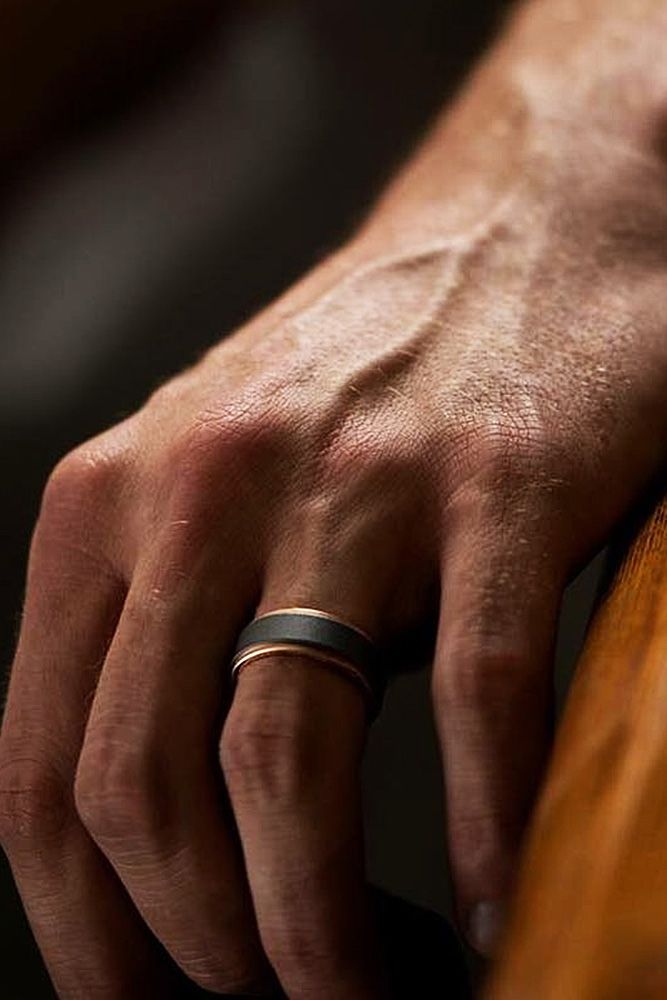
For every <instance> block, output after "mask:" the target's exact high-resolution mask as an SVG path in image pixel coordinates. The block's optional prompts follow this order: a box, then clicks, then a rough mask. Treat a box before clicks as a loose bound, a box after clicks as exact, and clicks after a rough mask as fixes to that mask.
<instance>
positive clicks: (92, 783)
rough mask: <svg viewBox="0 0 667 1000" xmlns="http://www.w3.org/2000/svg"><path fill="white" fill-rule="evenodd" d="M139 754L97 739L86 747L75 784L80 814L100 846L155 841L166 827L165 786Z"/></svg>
mask: <svg viewBox="0 0 667 1000" xmlns="http://www.w3.org/2000/svg"><path fill="white" fill-rule="evenodd" d="M150 771H151V768H150V766H149V765H148V764H147V762H146V760H145V758H144V757H143V756H142V755H141V754H140V753H139V752H137V751H129V750H127V749H121V748H119V747H118V746H117V745H116V744H115V743H113V742H111V741H103V740H102V739H98V738H95V739H94V740H93V741H91V742H90V743H88V744H86V745H85V746H84V749H83V752H82V754H81V758H80V760H79V765H78V767H77V772H76V776H75V781H74V802H75V806H76V811H77V813H78V816H79V818H80V820H81V822H82V823H83V825H84V826H85V827H86V829H87V830H88V832H89V833H90V834H91V836H92V837H93V838H94V839H95V840H98V841H100V842H104V843H107V842H108V843H112V844H113V843H115V842H130V843H131V842H133V841H135V840H137V841H142V842H143V841H144V840H146V839H147V838H154V837H156V836H157V835H159V833H160V832H161V831H162V830H163V829H164V828H165V827H166V826H167V815H166V808H165V798H164V795H163V794H159V790H160V789H162V788H163V785H162V783H161V782H160V781H159V780H156V777H155V776H153V778H151V774H150Z"/></svg>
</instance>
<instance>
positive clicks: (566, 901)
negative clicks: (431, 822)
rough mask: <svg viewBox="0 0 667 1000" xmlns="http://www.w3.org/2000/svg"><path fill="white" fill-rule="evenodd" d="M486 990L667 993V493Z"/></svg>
mask: <svg viewBox="0 0 667 1000" xmlns="http://www.w3.org/2000/svg"><path fill="white" fill-rule="evenodd" d="M485 996H486V998H487V1000H653V998H655V1000H665V998H667V500H663V501H662V502H661V503H660V504H659V505H658V506H657V507H656V508H655V510H654V511H653V513H652V515H651V516H650V517H649V518H648V520H647V521H646V522H645V524H644V526H643V528H642V530H641V532H640V533H639V535H638V537H637V539H636V541H635V542H634V543H633V544H632V545H631V547H630V549H629V551H628V553H627V555H626V557H625V559H624V560H623V562H622V564H621V567H620V569H619V570H618V572H617V573H616V575H615V577H614V578H613V582H612V585H611V587H610V589H609V591H608V592H607V595H606V597H605V599H604V600H603V601H602V603H601V605H600V607H599V608H598V610H597V613H596V615H595V616H594V620H593V623H592V626H591V629H590V631H589V635H588V638H587V641H586V644H585V647H584V652H583V655H582V657H581V659H580V662H579V665H578V668H577V673H576V676H575V679H574V682H573V685H572V690H571V693H570V697H569V699H568V703H567V707H566V710H565V713H564V717H563V721H562V723H561V726H560V728H559V732H558V736H557V740H556V746H555V750H554V755H553V759H552V764H551V766H550V769H549V773H548V776H547V780H546V783H545V787H544V791H543V793H542V795H541V798H540V801H539V803H538V806H537V809H536V813H535V817H534V820H533V823H532V828H531V831H530V833H529V836H528V838H527V845H526V849H525V853H524V856H523V861H522V869H521V873H520V877H519V882H518V890H517V893H516V899H515V903H514V907H513V913H512V917H511V919H510V922H509V925H508V931H507V934H506V938H505V942H504V946H503V948H502V949H501V955H500V959H499V962H498V964H497V967H496V970H495V972H494V973H493V975H492V976H491V979H490V982H489V984H488V987H487V990H486V992H485Z"/></svg>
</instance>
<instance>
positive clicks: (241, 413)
mask: <svg viewBox="0 0 667 1000" xmlns="http://www.w3.org/2000/svg"><path fill="white" fill-rule="evenodd" d="M286 423H287V421H286V420H285V417H284V416H283V415H282V414H280V413H277V412H276V410H275V409H274V410H271V409H269V408H268V407H266V406H264V405H260V404H258V405H257V406H255V407H253V406H251V405H250V404H249V403H247V404H244V403H243V402H242V401H236V402H232V403H229V404H228V405H227V406H225V407H224V408H223V407H219V408H217V409H216V410H214V411H202V412H200V413H199V414H197V416H196V417H194V418H193V419H192V420H191V421H190V422H189V424H188V426H187V427H186V428H185V430H183V431H182V432H181V434H180V435H178V436H177V437H176V438H174V440H173V441H172V442H171V444H170V445H169V446H168V448H167V449H166V452H165V455H164V469H165V475H166V477H167V479H168V480H169V481H170V482H171V483H173V485H174V493H175V496H176V497H177V498H178V500H179V501H181V502H184V503H185V505H186V506H193V505H194V506H195V507H197V506H198V505H199V502H200V500H201V498H202V497H203V496H207V495H208V496H210V495H211V493H212V492H213V493H214V494H215V495H219V493H220V489H221V488H223V489H224V488H225V484H227V485H228V486H229V484H233V483H235V482H236V483H238V482H239V480H240V477H243V478H245V477H247V476H250V475H251V474H252V471H253V469H263V470H264V471H265V470H266V463H267V461H268V462H271V461H272V459H275V457H279V456H280V455H281V454H282V453H283V452H284V450H285V446H286V442H287V441H288V440H289V434H290V428H289V427H286V426H285V425H286ZM291 429H292V430H293V428H291Z"/></svg>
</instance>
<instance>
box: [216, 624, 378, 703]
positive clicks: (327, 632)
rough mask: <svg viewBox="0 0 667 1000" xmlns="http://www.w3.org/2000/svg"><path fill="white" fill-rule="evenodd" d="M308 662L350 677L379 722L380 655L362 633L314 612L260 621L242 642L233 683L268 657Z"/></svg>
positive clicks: (245, 632)
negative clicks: (362, 693) (243, 670)
mask: <svg viewBox="0 0 667 1000" xmlns="http://www.w3.org/2000/svg"><path fill="white" fill-rule="evenodd" d="M279 655H282V656H285V655H288V656H308V657H309V658H310V659H314V660H317V661H318V662H319V663H322V664H323V665H325V666H330V667H332V668H333V669H336V670H338V671H339V672H340V673H342V674H344V675H345V676H346V677H348V678H349V679H350V680H351V681H353V682H355V683H357V685H358V686H359V687H361V688H362V689H363V691H364V693H365V695H366V698H367V700H368V702H369V708H370V710H371V714H372V716H373V717H375V716H376V715H377V713H378V712H379V710H380V707H381V704H382V698H383V695H384V687H385V682H384V678H383V676H382V673H381V670H380V664H379V656H378V650H377V647H376V645H375V643H374V642H373V640H372V639H371V638H370V636H368V635H366V633H365V632H362V631H361V629H358V628H356V627H355V626H353V625H349V624H347V622H344V621H341V620H340V619H339V618H336V617H334V615H330V614H328V613H327V612H325V611H317V610H315V609H314V608H281V609H280V610H278V611H269V612H268V613H267V614H265V615H260V616H259V617H258V618H255V619H254V620H253V621H252V622H250V624H249V625H247V626H246V627H245V628H244V629H243V631H242V632H241V635H240V636H239V639H238V642H237V644H236V649H235V650H234V655H233V658H232V665H231V671H232V677H233V678H234V680H236V679H237V678H238V675H239V673H240V672H241V670H242V669H244V668H245V667H246V666H248V664H249V663H252V662H253V661H255V660H258V659H260V658H263V657H266V656H279Z"/></svg>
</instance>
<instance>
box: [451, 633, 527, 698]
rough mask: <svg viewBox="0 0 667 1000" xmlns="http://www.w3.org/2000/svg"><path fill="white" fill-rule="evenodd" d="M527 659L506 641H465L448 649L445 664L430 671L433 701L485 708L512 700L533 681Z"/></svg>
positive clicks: (520, 651)
mask: <svg viewBox="0 0 667 1000" xmlns="http://www.w3.org/2000/svg"><path fill="white" fill-rule="evenodd" d="M530 664H531V660H530V658H529V656H528V655H527V652H526V651H525V650H522V649H520V648H517V647H515V646H514V645H510V644H509V643H508V644H493V645H491V644H484V645H479V644H474V643H473V644H468V645H467V646H466V647H464V648H462V649H459V650H452V651H451V653H450V655H449V656H448V659H447V665H446V667H445V668H444V669H443V670H441V671H434V673H433V680H432V688H433V696H434V701H435V703H436V704H437V705H438V706H439V707H441V708H443V709H447V708H449V707H460V706H462V705H469V706H471V707H472V708H473V709H475V708H480V709H485V708H489V707H491V706H493V705H495V704H500V703H502V702H505V701H507V700H508V699H512V700H514V699H515V698H516V697H517V695H518V693H519V692H520V690H521V689H522V688H530V687H531V686H532V685H533V683H534V675H533V671H531V669H530Z"/></svg>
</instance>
